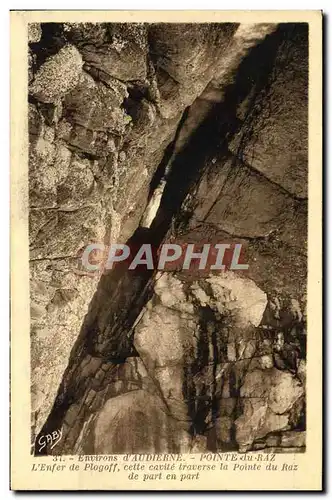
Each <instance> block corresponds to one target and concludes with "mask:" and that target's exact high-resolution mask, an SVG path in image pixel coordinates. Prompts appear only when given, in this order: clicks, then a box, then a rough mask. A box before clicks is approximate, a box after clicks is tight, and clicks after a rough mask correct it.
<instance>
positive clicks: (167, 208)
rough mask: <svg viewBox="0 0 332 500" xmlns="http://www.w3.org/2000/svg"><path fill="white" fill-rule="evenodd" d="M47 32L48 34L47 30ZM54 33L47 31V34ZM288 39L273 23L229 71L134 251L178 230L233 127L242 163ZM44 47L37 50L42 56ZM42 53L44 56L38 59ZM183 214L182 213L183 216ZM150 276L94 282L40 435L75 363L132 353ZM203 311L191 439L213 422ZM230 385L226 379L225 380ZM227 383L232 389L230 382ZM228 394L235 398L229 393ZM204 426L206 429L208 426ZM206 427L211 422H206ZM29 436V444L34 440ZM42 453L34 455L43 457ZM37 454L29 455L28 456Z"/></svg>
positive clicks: (65, 399)
mask: <svg viewBox="0 0 332 500" xmlns="http://www.w3.org/2000/svg"><path fill="white" fill-rule="evenodd" d="M47 29H48V30H52V29H54V27H53V28H52V26H49V27H48V28H47ZM47 36H48V34H47V30H46V29H45V30H44V31H43V37H44V38H43V39H42V41H41V42H40V43H41V45H43V46H45V47H46V46H47V44H46V43H45V40H46V39H47ZM53 36H54V34H52V37H53ZM289 36H291V33H289V28H287V26H286V25H280V27H279V28H278V30H277V31H276V32H275V33H273V34H272V35H269V36H268V37H267V38H266V39H265V40H264V42H263V43H261V44H260V45H258V46H257V47H255V48H254V49H252V50H251V52H250V53H249V55H248V56H247V57H246V58H245V59H244V60H243V61H242V63H241V65H240V67H239V68H238V71H237V73H236V77H235V81H234V82H233V83H232V84H231V85H230V86H229V88H228V89H227V91H226V95H225V98H224V100H223V102H222V103H216V104H215V105H214V107H213V109H212V111H211V112H210V114H209V116H208V117H207V118H206V119H205V120H204V122H203V123H202V124H201V125H200V126H199V127H198V129H197V130H196V131H194V132H193V133H192V135H191V136H190V139H189V140H188V142H187V144H186V145H185V147H184V148H183V149H182V151H180V152H179V153H178V154H177V156H176V157H175V158H174V159H173V161H172V166H171V170H170V172H169V174H168V176H167V182H166V187H165V190H164V193H163V196H162V199H161V204H160V207H159V210H158V212H157V215H156V217H155V219H154V220H153V222H152V225H151V227H150V228H149V229H148V228H142V227H138V228H137V229H136V231H135V232H134V234H133V235H132V237H131V238H130V239H129V240H128V242H127V244H128V245H129V246H130V247H131V248H138V247H140V245H141V244H142V243H150V244H151V245H152V247H153V248H158V247H159V246H160V244H161V243H162V242H163V241H164V239H165V238H166V237H169V236H170V235H171V234H175V235H176V233H177V231H178V230H179V229H180V228H182V227H185V226H186V223H187V220H186V216H185V214H184V213H183V212H182V213H181V212H180V210H181V206H182V204H183V201H184V200H185V198H186V196H187V194H188V193H189V192H191V191H192V190H193V189H194V186H195V185H197V183H198V181H199V179H200V178H201V176H202V174H203V172H204V168H205V166H206V164H207V162H208V160H209V159H211V158H212V157H213V156H215V155H218V156H219V157H223V155H225V157H226V155H227V153H228V143H229V141H230V140H231V139H232V138H233V137H234V135H236V134H237V132H238V131H239V129H240V128H241V130H242V131H243V128H246V129H247V132H246V133H243V136H242V139H241V143H240V147H239V149H238V151H237V153H236V155H235V156H236V157H237V158H239V159H242V156H241V155H242V148H243V146H244V143H245V142H246V140H247V139H248V137H249V136H250V134H251V128H252V122H253V121H254V120H255V116H256V114H257V113H259V110H260V107H259V100H260V98H261V97H260V96H261V95H262V92H267V91H268V88H269V85H270V84H271V83H272V80H273V78H274V75H273V68H274V67H275V58H276V56H277V51H278V48H279V47H280V45H281V44H282V43H283V41H284V40H285V39H287V37H289ZM47 50H48V49H47V48H46V49H45V51H46V52H47ZM46 52H45V57H46ZM252 89H254V92H253V94H252V97H251V103H250V106H249V112H248V114H247V116H246V118H245V120H244V121H243V120H240V119H239V118H238V117H237V115H236V110H237V108H238V104H239V103H240V102H242V101H243V100H244V98H245V97H246V96H248V95H249V93H250V91H251V90H252ZM138 98H139V96H137V95H135V93H134V92H131V94H130V96H129V100H128V101H127V102H126V106H127V107H128V110H129V109H130V108H131V107H134V103H133V101H134V100H135V99H138ZM187 114H188V109H187V110H185V112H184V114H183V117H182V119H181V121H180V125H179V128H178V130H177V133H176V136H175V138H174V140H173V141H172V143H171V144H170V145H169V146H168V147H167V148H166V150H165V153H164V158H163V159H162V161H161V163H160V165H159V167H158V168H157V170H156V172H155V175H154V177H153V179H152V181H151V184H150V196H151V195H152V193H153V191H154V189H155V188H156V187H157V186H158V184H159V182H160V180H161V179H162V178H163V177H164V175H165V168H166V167H167V166H168V163H169V161H170V158H171V157H172V154H173V151H174V147H175V145H176V140H177V138H178V134H179V133H180V130H181V127H182V126H183V124H184V123H185V120H186V117H187ZM189 217H190V214H188V218H189ZM155 273H156V271H154V270H146V269H145V268H144V269H142V268H140V267H138V268H137V269H136V270H135V271H130V270H128V264H126V265H117V266H116V267H115V268H114V269H113V270H111V271H110V272H108V273H107V274H104V275H103V276H102V277H101V279H100V282H99V284H98V289H97V291H96V293H95V295H94V297H93V299H92V302H91V304H90V306H89V311H88V313H87V315H86V317H85V320H84V324H83V325H82V328H81V331H80V334H79V336H78V338H77V341H76V343H75V345H74V347H73V349H72V352H71V356H70V360H69V363H68V367H67V369H66V372H65V373H64V376H63V380H62V383H61V385H60V388H59V391H58V394H57V397H56V400H55V402H54V405H53V408H52V410H51V413H50V415H49V417H48V419H47V421H46V422H45V424H44V427H43V428H42V430H41V432H40V434H39V436H40V435H45V434H48V433H51V432H52V431H54V430H56V429H59V428H61V426H62V423H63V420H64V418H65V415H66V412H67V411H68V409H69V408H70V406H71V405H72V404H75V403H78V402H79V401H80V398H82V396H83V394H84V393H85V391H86V390H87V385H86V384H87V382H86V379H81V378H80V377H79V376H78V373H79V366H80V363H81V362H82V361H83V360H84V359H85V357H86V356H88V355H89V356H92V357H94V358H101V359H102V362H103V363H109V364H111V365H114V366H116V365H119V364H121V363H123V362H124V361H125V360H126V358H127V357H129V356H137V355H138V354H137V353H136V351H135V349H134V347H133V325H134V323H135V321H136V319H137V317H138V316H139V314H140V313H141V311H142V308H143V307H144V306H145V305H146V303H147V301H148V300H149V299H150V298H151V296H152V293H153V284H154V277H155ZM211 315H212V316H213V313H212V311H211V310H209V309H206V310H204V311H201V331H200V335H201V339H200V346H201V351H200V352H201V354H200V358H199V359H197V360H195V362H194V363H193V364H192V366H187V367H185V371H186V374H185V377H184V379H185V383H184V388H183V392H184V395H185V400H186V402H187V405H188V415H189V416H190V419H191V422H192V424H191V428H190V432H191V433H192V435H197V434H203V433H205V432H207V430H208V427H207V425H208V424H207V415H208V414H211V422H212V423H213V421H214V420H215V419H216V418H217V416H218V415H217V407H218V405H217V403H216V397H217V396H216V387H215V378H216V366H217V364H218V363H219V362H220V360H221V358H222V346H221V345H220V339H219V338H218V335H219V333H218V330H216V329H215V330H213V331H212V336H211V338H210V339H207V338H206V335H207V328H206V323H207V322H209V321H210V322H212V321H215V319H214V318H213V317H212V318H211V317H210V316H211ZM209 342H212V346H213V353H214V366H213V380H212V387H211V388H209V389H207V388H206V387H202V388H201V390H200V393H199V394H197V393H196V389H195V387H194V384H193V381H192V378H193V377H192V376H193V374H195V373H196V372H198V371H199V369H200V368H201V365H202V366H204V365H206V364H207V363H208V360H207V355H208V353H207V352H206V350H207V349H208V344H209ZM230 383H231V382H230ZM234 386H235V384H234ZM235 396H236V394H235ZM211 422H210V424H209V425H211ZM212 427H213V425H212ZM39 436H37V441H38V437H39ZM209 449H211V450H215V449H216V442H215V438H214V437H213V434H211V435H210V437H209ZM48 452H49V450H47V449H44V450H43V451H42V453H44V454H47V453H48ZM37 453H38V451H37V450H36V454H37Z"/></svg>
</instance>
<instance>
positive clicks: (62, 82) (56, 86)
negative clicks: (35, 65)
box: [29, 45, 83, 103]
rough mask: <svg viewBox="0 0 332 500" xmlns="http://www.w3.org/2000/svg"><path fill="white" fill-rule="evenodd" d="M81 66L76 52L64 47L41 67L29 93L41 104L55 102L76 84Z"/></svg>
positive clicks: (72, 47)
mask: <svg viewBox="0 0 332 500" xmlns="http://www.w3.org/2000/svg"><path fill="white" fill-rule="evenodd" d="M82 66H83V61H82V56H81V54H80V53H79V52H78V50H77V49H76V48H75V47H74V46H72V45H66V46H64V47H63V48H62V49H61V50H60V51H59V52H58V53H57V54H56V55H54V56H51V57H50V58H49V59H48V60H47V61H46V62H45V63H44V64H43V65H42V66H41V68H40V69H39V71H37V73H36V75H35V78H34V80H33V82H32V84H31V85H30V89H29V91H30V93H31V94H32V95H33V96H34V97H35V98H36V99H38V100H39V101H41V102H46V103H52V102H56V101H57V100H58V99H60V98H61V97H63V96H64V95H65V94H66V93H67V92H69V91H70V90H72V89H73V88H74V87H75V86H76V85H77V84H78V81H79V78H80V75H81V71H82Z"/></svg>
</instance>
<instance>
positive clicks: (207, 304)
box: [29, 23, 308, 455]
mask: <svg viewBox="0 0 332 500" xmlns="http://www.w3.org/2000/svg"><path fill="white" fill-rule="evenodd" d="M40 36H41V37H40V39H39V40H37V41H36V40H35V39H34V41H33V42H31V43H30V47H29V50H30V57H31V61H32V62H31V67H30V71H31V83H30V87H31V88H30V94H31V100H30V108H29V133H30V192H31V194H30V202H31V204H32V206H33V210H31V211H30V217H31V221H30V247H31V252H32V258H31V265H30V273H31V280H32V300H33V304H34V308H35V309H34V311H35V317H34V316H33V321H34V322H33V324H32V328H31V331H32V333H31V335H32V373H33V375H32V392H33V393H34V400H33V409H32V410H33V411H32V414H33V416H32V428H33V432H32V447H33V453H34V454H35V455H46V454H116V453H154V452H173V453H179V452H184V453H185V452H192V453H193V452H203V451H207V450H208V451H213V452H215V451H220V450H237V451H240V452H246V451H250V450H258V449H264V450H266V451H269V450H274V451H277V452H278V451H280V452H283V451H295V452H302V451H304V450H305V375H306V361H305V358H306V348H305V346H306V266H307V262H306V235H307V212H306V210H307V194H306V181H307V142H306V141H307V137H306V130H307V111H306V110H307V101H306V99H307V83H308V76H307V72H308V68H307V57H308V55H307V37H308V34H307V26H306V25H302V24H296V25H295V24H280V25H259V24H257V25H254V24H253V25H252V26H251V25H250V26H249V27H248V26H242V25H241V24H240V25H238V24H236V25H235V24H234V25H232V24H229V23H227V24H225V25H223V24H220V25H218V23H214V24H206V25H200V24H197V25H196V24H195V25H176V24H175V25H167V24H166V25H164V24H153V25H149V24H142V25H140V24H138V25H124V24H121V25H120V24H119V25H118V24H117V23H114V24H111V25H109V24H108V23H100V24H98V25H93V24H92V23H86V24H77V23H76V24H71V23H65V24H55V25H53V24H52V25H50V26H47V25H42V27H41V31H40ZM120 56H121V57H120ZM194 56H195V57H194ZM60 63H61V64H60ZM52 65H53V66H52ZM51 66H52V68H51V69H52V72H53V73H52V74H55V73H56V72H58V73H59V76H58V78H60V76H61V75H62V78H64V82H62V85H60V86H59V89H57V88H54V89H51V90H45V89H44V85H45V81H46V83H47V81H48V80H47V78H48V76H47V75H48V71H49V68H50V67H51ZM69 67H70V68H71V69H70V72H69V73H68V74H67V75H66V76H64V74H63V68H67V70H68V68H69ZM61 68H62V69H61ZM68 71H69V70H68ZM44 80H45V81H44ZM55 87H56V86H55ZM290 116H291V119H290ZM290 149H291V154H290V153H289V151H290ZM41 150H42V151H41ZM42 162H44V168H45V164H47V165H48V169H49V170H48V171H49V176H48V178H47V179H46V178H44V177H43V176H42V174H41V173H40V169H41V168H42V167H41V163H42ZM45 162H46V163H45ZM50 173H52V175H53V173H54V177H51V175H50ZM54 179H55V180H54ZM37 212H38V213H37ZM47 231H48V232H47ZM45 234H48V239H46V240H45ZM49 241H50V242H51V243H48V242H49ZM91 242H99V243H100V242H102V243H103V244H105V245H109V244H111V243H112V242H120V243H126V245H127V246H128V247H129V248H130V249H131V251H135V250H138V249H139V248H140V247H141V246H142V245H143V244H149V245H151V248H152V250H153V256H154V261H155V262H154V263H155V264H156V261H157V255H158V251H159V250H160V247H161V245H162V244H163V243H174V242H175V243H179V244H181V245H186V244H189V243H195V244H198V245H199V244H202V242H203V243H205V242H208V243H212V244H215V243H223V242H226V243H231V244H234V243H241V244H242V245H243V248H244V254H245V258H246V261H247V262H248V264H249V268H248V270H246V271H237V272H235V271H230V270H226V271H223V272H220V271H211V272H206V271H204V270H203V271H202V272H198V271H197V269H196V268H195V269H192V268H190V269H189V270H184V269H180V268H176V269H173V270H171V271H169V270H168V271H166V270H165V271H158V270H157V269H156V265H155V266H154V269H147V268H146V266H144V265H139V266H137V267H136V269H134V270H131V269H129V267H128V262H124V263H118V264H117V265H115V266H114V268H112V269H110V270H104V272H103V273H102V274H101V275H97V274H96V275H93V276H90V275H88V273H85V274H84V273H81V274H79V273H78V272H77V267H75V266H77V261H78V260H79V259H80V257H77V255H79V256H80V253H79V252H82V249H84V248H85V246H86V245H87V244H89V243H91ZM41 290H42V291H41ZM64 290H65V291H66V293H64ZM45 297H46V298H47V299H46V298H45ZM55 297H58V298H57V299H55ZM59 297H61V300H60V299H59ZM49 325H51V326H49ZM53 329H54V331H53ZM46 330H47V333H45V332H46ZM40 353H43V354H42V355H41V354H40ZM38 356H39V358H40V360H41V361H38V359H39V358H38ZM43 359H47V360H48V366H49V367H51V368H50V372H51V376H50V378H48V375H47V366H46V367H44V366H41V364H40V363H42V362H43ZM38 363H39V365H38ZM46 364H47V363H46V361H45V365H46ZM41 375H43V376H41ZM44 394H47V398H45V399H43V395H44ZM46 399H47V401H48V402H46ZM60 431H61V440H59V442H58V443H57V445H56V446H54V447H52V444H48V445H47V446H40V443H41V438H42V437H43V436H45V435H52V433H54V432H60Z"/></svg>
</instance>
